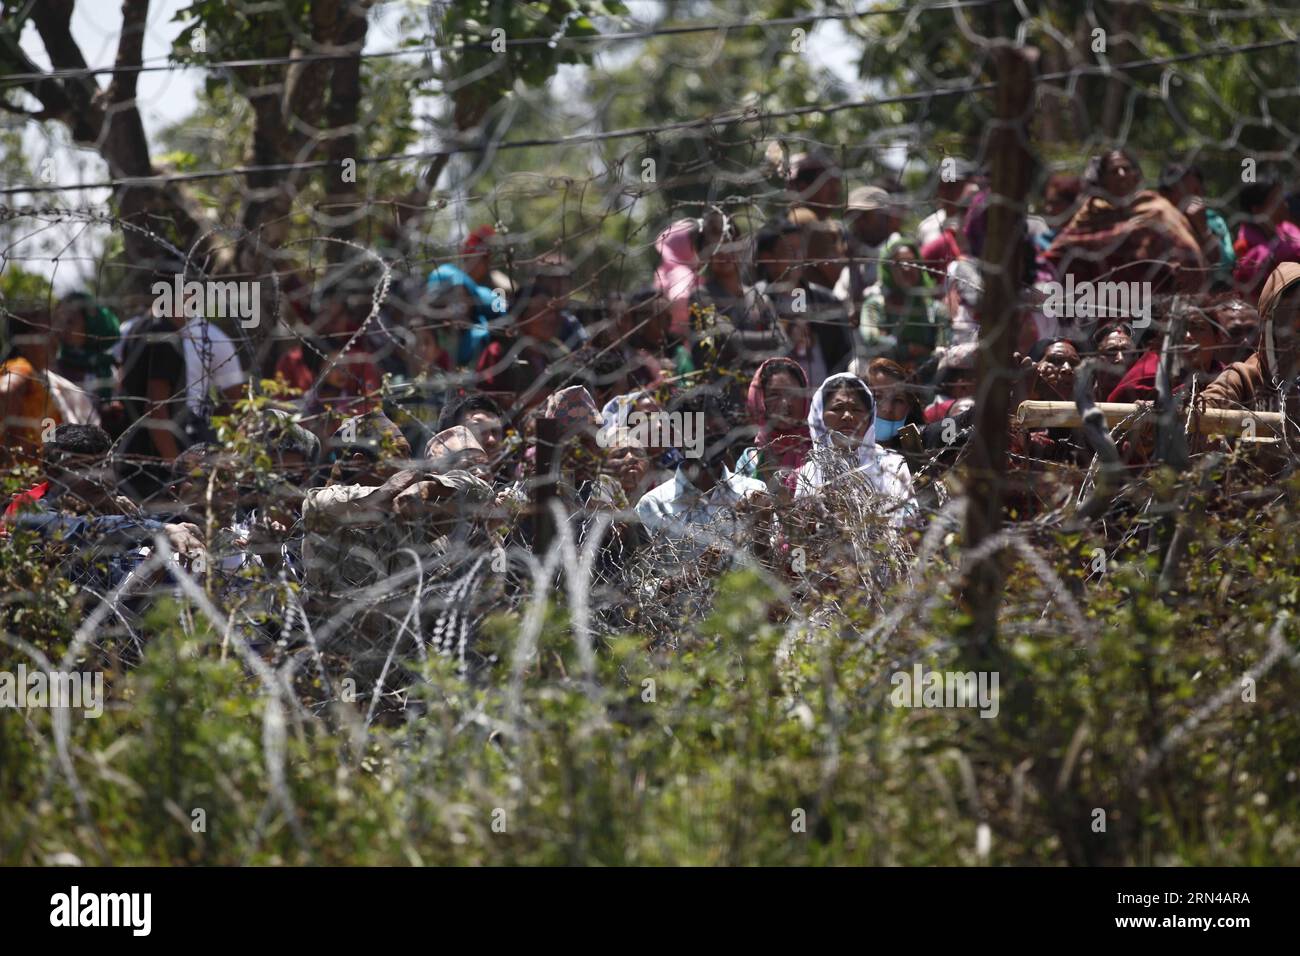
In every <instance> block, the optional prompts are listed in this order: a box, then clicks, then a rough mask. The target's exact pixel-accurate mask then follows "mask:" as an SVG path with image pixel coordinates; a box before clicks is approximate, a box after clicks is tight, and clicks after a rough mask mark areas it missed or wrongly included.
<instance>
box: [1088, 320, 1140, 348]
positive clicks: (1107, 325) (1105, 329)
mask: <svg viewBox="0 0 1300 956" xmlns="http://www.w3.org/2000/svg"><path fill="white" fill-rule="evenodd" d="M1112 332H1123V333H1124V334H1125V335H1127V336H1128V337H1129V339H1132V338H1133V326H1131V325H1130V324H1129V323H1127V322H1115V321H1110V322H1102V323H1100V324H1098V326H1097V328H1096V329H1094V330H1093V333H1092V347H1093V348H1094V349H1099V348H1101V343H1102V342H1105V341H1106V338H1107V337H1108V336H1109V335H1110V334H1111V333H1112ZM1076 348H1077V346H1076Z"/></svg>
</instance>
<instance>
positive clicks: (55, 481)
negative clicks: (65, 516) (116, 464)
mask: <svg viewBox="0 0 1300 956" xmlns="http://www.w3.org/2000/svg"><path fill="white" fill-rule="evenodd" d="M45 477H46V478H47V479H48V480H49V482H50V485H51V488H52V490H54V491H55V493H56V494H57V495H58V497H59V499H60V504H62V505H70V506H71V507H72V508H73V510H77V511H82V510H84V511H87V512H91V513H94V512H97V511H99V510H101V509H103V508H106V507H108V506H109V505H111V504H112V502H113V492H114V490H115V488H116V484H117V479H116V476H115V475H114V474H113V469H112V468H110V467H109V466H108V462H107V460H106V459H105V458H104V457H103V456H101V455H68V456H67V457H65V458H63V459H62V460H61V461H60V462H59V463H58V464H51V465H50V466H49V467H47V469H46V472H45Z"/></svg>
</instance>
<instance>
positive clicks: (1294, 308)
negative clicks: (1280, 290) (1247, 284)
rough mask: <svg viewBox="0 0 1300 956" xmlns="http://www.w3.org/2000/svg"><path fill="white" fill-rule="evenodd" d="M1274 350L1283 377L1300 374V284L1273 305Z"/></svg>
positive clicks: (1289, 377)
mask: <svg viewBox="0 0 1300 956" xmlns="http://www.w3.org/2000/svg"><path fill="white" fill-rule="evenodd" d="M1273 350H1274V353H1275V355H1276V357H1277V364H1278V371H1279V372H1280V373H1281V376H1282V378H1283V379H1285V380H1287V381H1290V380H1292V379H1294V378H1295V377H1296V375H1297V374H1300V285H1295V286H1292V287H1291V288H1290V289H1289V290H1288V291H1287V292H1286V293H1285V294H1283V296H1282V298H1281V299H1279V300H1278V303H1277V305H1275V306H1274V307H1273Z"/></svg>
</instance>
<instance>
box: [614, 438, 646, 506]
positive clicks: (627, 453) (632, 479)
mask: <svg viewBox="0 0 1300 956" xmlns="http://www.w3.org/2000/svg"><path fill="white" fill-rule="evenodd" d="M605 470H606V471H607V472H608V473H609V474H611V475H613V476H614V477H615V478H616V479H617V480H618V483H619V484H620V485H621V486H622V488H623V490H624V491H625V492H627V493H628V494H631V493H632V492H634V491H636V490H637V489H638V488H639V487H640V485H641V481H642V479H644V478H645V476H646V472H648V471H649V470H650V459H649V458H648V457H646V453H645V450H644V449H642V448H638V447H636V446H635V445H620V446H619V447H617V448H611V449H610V450H609V451H608V452H607V453H606V454H605Z"/></svg>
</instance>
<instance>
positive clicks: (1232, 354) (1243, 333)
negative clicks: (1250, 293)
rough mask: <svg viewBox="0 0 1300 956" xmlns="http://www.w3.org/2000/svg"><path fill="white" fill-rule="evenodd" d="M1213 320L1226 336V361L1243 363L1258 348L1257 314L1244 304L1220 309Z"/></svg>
mask: <svg viewBox="0 0 1300 956" xmlns="http://www.w3.org/2000/svg"><path fill="white" fill-rule="evenodd" d="M1215 318H1217V319H1218V320H1219V324H1220V325H1222V326H1223V328H1224V330H1225V332H1226V334H1227V343H1226V346H1225V349H1224V354H1225V356H1227V359H1226V360H1227V361H1230V362H1240V361H1243V360H1245V359H1246V358H1248V357H1249V356H1250V354H1251V353H1252V352H1254V351H1255V349H1256V348H1258V347H1259V313H1258V312H1256V311H1255V310H1254V309H1252V308H1250V307H1249V306H1248V305H1246V303H1244V302H1241V303H1236V304H1234V305H1232V306H1229V307H1227V308H1224V309H1220V310H1219V312H1217V313H1216V315H1215Z"/></svg>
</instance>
